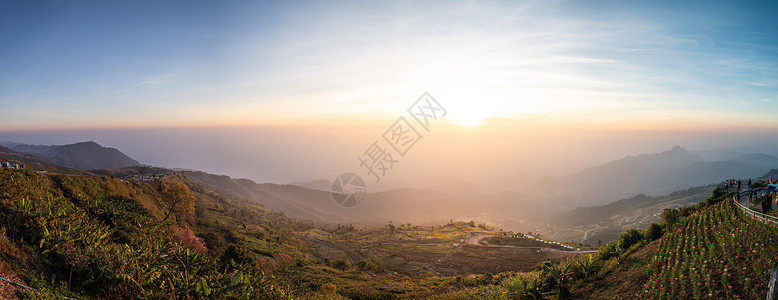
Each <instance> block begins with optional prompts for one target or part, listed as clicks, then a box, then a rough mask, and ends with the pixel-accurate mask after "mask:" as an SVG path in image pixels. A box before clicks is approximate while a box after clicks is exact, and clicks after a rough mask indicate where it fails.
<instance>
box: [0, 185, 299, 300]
mask: <svg viewBox="0 0 778 300" xmlns="http://www.w3.org/2000/svg"><path fill="white" fill-rule="evenodd" d="M177 180H178V179H177V178H171V179H170V180H168V181H170V182H165V181H163V182H161V183H159V186H157V187H153V186H151V185H152V184H153V183H149V184H143V185H140V186H133V185H131V184H129V183H123V182H121V181H118V180H115V179H111V178H108V177H102V178H101V177H83V176H81V177H79V176H62V175H56V176H45V175H40V174H35V173H30V172H26V171H12V172H8V171H6V170H3V171H2V172H0V191H5V193H3V194H2V195H0V220H2V227H3V228H4V234H5V235H7V236H10V237H11V240H13V241H15V242H16V243H18V244H17V245H16V246H17V247H18V248H19V249H24V251H26V252H28V255H29V256H30V257H34V258H35V259H34V260H31V261H30V262H34V263H39V265H38V266H35V265H29V266H20V268H22V269H34V270H38V272H37V273H27V274H25V273H22V274H21V275H22V276H23V277H26V280H27V282H30V283H31V284H30V285H31V286H33V287H34V288H35V290H34V291H28V292H27V296H29V297H32V298H42V299H45V298H48V297H49V295H64V296H72V297H76V298H80V299H88V298H91V297H95V298H112V296H116V295H127V296H129V295H132V296H133V297H138V298H169V297H171V296H174V297H176V298H196V297H216V298H224V297H238V298H247V299H255V298H266V297H271V298H278V297H286V295H288V292H286V290H287V289H288V287H286V285H285V284H284V283H283V282H282V281H281V280H279V279H277V278H276V277H275V276H273V274H266V273H263V272H262V271H261V270H259V269H258V268H256V267H255V266H254V265H252V262H253V261H254V260H252V259H249V258H245V259H242V260H241V259H239V260H240V261H241V263H245V264H241V263H234V261H230V262H231V263H232V265H228V266H227V267H223V268H220V267H219V265H222V264H223V263H224V261H223V260H221V259H220V257H217V256H213V255H209V254H205V253H206V252H205V251H200V252H197V251H191V250H190V247H194V248H198V247H203V245H202V240H201V239H200V238H198V237H197V236H195V235H193V234H192V232H190V231H188V230H187V231H186V233H188V234H187V235H185V237H186V239H176V238H174V234H175V233H177V232H181V231H180V230H179V229H177V228H176V227H174V226H171V224H169V223H168V222H165V220H164V219H161V218H159V217H157V216H155V215H154V214H151V213H150V212H149V210H148V209H147V208H146V207H144V205H142V204H141V203H140V202H139V201H136V200H134V199H132V198H129V197H128V196H130V195H135V196H142V197H147V198H151V199H156V200H157V202H158V203H160V204H162V205H164V204H166V203H170V202H167V201H165V200H163V198H162V197H161V195H165V196H168V197H178V199H179V200H176V201H178V202H177V204H175V205H172V206H167V207H158V209H159V210H160V211H167V212H169V213H168V215H169V216H175V217H176V218H177V219H186V218H187V217H188V216H190V214H191V213H192V212H193V209H192V207H191V206H192V205H193V199H194V196H193V194H192V193H191V191H190V190H189V189H188V187H187V186H186V185H184V184H183V183H182V182H180V181H177ZM149 187H151V188H149ZM179 241H180V242H179ZM182 243H183V244H182ZM198 243H199V244H198ZM192 245H195V246H192ZM0 250H2V249H0ZM235 252H237V251H235ZM242 254H244V255H246V256H247V257H251V258H253V257H254V256H255V255H254V254H250V253H249V252H243V253H242ZM287 257H288V256H287ZM237 258H240V256H239V255H238V256H237ZM292 261H293V260H292ZM20 263H25V262H20ZM28 263H29V262H28ZM34 274H38V275H34ZM55 282H56V283H57V284H54V283H55ZM63 282H64V283H66V286H64V287H63V286H62V285H61V284H60V283H63Z"/></svg>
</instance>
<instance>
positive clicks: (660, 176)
mask: <svg viewBox="0 0 778 300" xmlns="http://www.w3.org/2000/svg"><path fill="white" fill-rule="evenodd" d="M776 167H778V158H776V157H774V156H771V155H768V154H763V153H754V154H748V155H742V156H739V157H735V158H731V159H728V160H725V161H705V160H703V159H702V158H701V157H700V156H699V155H696V154H693V153H690V152H689V151H687V150H686V149H684V148H683V147H680V146H676V147H674V148H672V149H670V150H667V151H663V152H660V153H654V154H641V155H637V156H627V157H625V158H622V159H619V160H615V161H612V162H609V163H607V164H604V165H601V166H598V167H593V168H589V169H586V170H583V171H580V172H577V173H574V174H571V175H567V176H563V177H547V178H544V179H542V180H541V181H540V182H539V183H538V184H537V185H536V187H535V188H536V190H538V191H542V192H544V193H546V194H549V195H551V196H553V197H555V198H563V199H565V201H567V202H574V203H578V204H580V205H585V206H591V205H602V204H606V203H610V202H613V201H616V200H619V199H624V198H627V197H632V196H634V195H637V194H641V193H642V194H646V195H664V194H669V193H672V192H673V191H677V190H683V189H688V188H691V187H695V186H702V185H707V184H712V183H718V182H721V181H723V180H725V179H729V178H738V179H747V178H752V177H757V176H761V175H763V174H764V173H766V172H767V171H769V170H770V169H772V168H776Z"/></svg>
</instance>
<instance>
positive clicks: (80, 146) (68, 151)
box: [0, 141, 141, 170]
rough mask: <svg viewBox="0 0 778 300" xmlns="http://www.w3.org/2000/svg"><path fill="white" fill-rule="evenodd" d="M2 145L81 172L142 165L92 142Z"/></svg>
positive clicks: (118, 152) (7, 143)
mask: <svg viewBox="0 0 778 300" xmlns="http://www.w3.org/2000/svg"><path fill="white" fill-rule="evenodd" d="M0 145H3V146H5V147H6V148H8V149H10V150H13V151H16V152H19V153H25V154H29V155H34V156H37V157H40V158H41V159H43V160H45V161H46V162H49V163H52V164H56V165H60V166H64V167H70V168H76V169H80V170H97V169H114V168H123V167H130V166H137V165H140V164H141V163H139V162H138V161H137V160H134V159H132V158H130V157H129V156H127V155H125V154H124V153H122V152H121V151H119V150H117V149H115V148H107V147H103V146H100V145H99V144H97V143H95V142H91V141H90V142H80V143H75V144H69V145H28V144H21V143H14V142H4V143H0Z"/></svg>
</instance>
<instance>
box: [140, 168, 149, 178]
mask: <svg viewBox="0 0 778 300" xmlns="http://www.w3.org/2000/svg"><path fill="white" fill-rule="evenodd" d="M148 171H149V167H148V166H141V167H140V170H138V173H140V182H143V177H144V175H145V174H146V172H148Z"/></svg>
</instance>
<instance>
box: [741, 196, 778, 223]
mask: <svg viewBox="0 0 778 300" xmlns="http://www.w3.org/2000/svg"><path fill="white" fill-rule="evenodd" d="M733 202H735V205H737V207H738V208H740V210H741V211H743V213H745V214H746V215H748V216H750V217H752V218H754V219H756V220H760V221H764V222H765V223H771V224H773V225H776V226H778V217H774V216H771V215H766V214H763V213H760V212H758V211H755V210H753V209H750V208H748V207H745V206H744V205H743V204H740V203H738V202H737V201H733Z"/></svg>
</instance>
